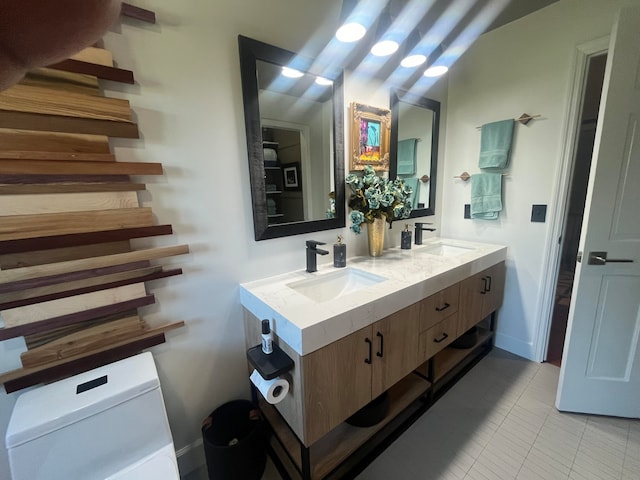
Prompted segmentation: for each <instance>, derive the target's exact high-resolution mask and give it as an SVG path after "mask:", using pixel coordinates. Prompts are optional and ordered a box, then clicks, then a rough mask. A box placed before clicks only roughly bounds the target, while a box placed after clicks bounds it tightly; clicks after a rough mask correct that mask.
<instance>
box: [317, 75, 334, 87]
mask: <svg viewBox="0 0 640 480" xmlns="http://www.w3.org/2000/svg"><path fill="white" fill-rule="evenodd" d="M316 83H317V84H318V85H322V86H323V87H326V86H329V85H333V82H332V81H331V80H329V79H328V78H324V77H316Z"/></svg>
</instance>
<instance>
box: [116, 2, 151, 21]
mask: <svg viewBox="0 0 640 480" xmlns="http://www.w3.org/2000/svg"><path fill="white" fill-rule="evenodd" d="M120 14H121V15H124V16H125V17H131V18H135V19H137V20H142V21H143V22H147V23H156V14H155V13H154V12H152V11H151V10H145V9H144V8H140V7H136V6H135V5H130V4H128V3H123V4H122V10H121V11H120Z"/></svg>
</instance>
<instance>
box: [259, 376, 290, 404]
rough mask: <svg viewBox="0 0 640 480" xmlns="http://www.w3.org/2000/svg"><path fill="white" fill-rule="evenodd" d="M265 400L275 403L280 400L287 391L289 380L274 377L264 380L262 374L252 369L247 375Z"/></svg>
mask: <svg viewBox="0 0 640 480" xmlns="http://www.w3.org/2000/svg"><path fill="white" fill-rule="evenodd" d="M249 378H250V379H251V381H252V382H253V384H254V385H255V386H256V388H257V389H258V390H260V393H261V394H262V396H263V397H264V398H265V400H266V401H267V402H269V403H270V404H272V405H275V404H276V403H278V402H281V401H282V399H283V398H284V397H285V396H286V395H287V392H289V382H288V381H286V380H285V379H284V378H280V377H276V378H273V379H271V380H265V379H264V378H263V377H262V375H260V374H259V373H258V371H257V370H254V371H253V372H252V373H251V376H250V377H249Z"/></svg>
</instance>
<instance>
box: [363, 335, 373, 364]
mask: <svg viewBox="0 0 640 480" xmlns="http://www.w3.org/2000/svg"><path fill="white" fill-rule="evenodd" d="M364 341H365V342H367V343H368V344H369V358H365V359H364V363H368V364H369V365H371V349H372V344H371V340H369V339H368V338H365V339H364Z"/></svg>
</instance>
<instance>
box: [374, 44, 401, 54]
mask: <svg viewBox="0 0 640 480" xmlns="http://www.w3.org/2000/svg"><path fill="white" fill-rule="evenodd" d="M399 46H400V45H398V42H396V41H395V40H382V41H380V42H378V43H376V44H375V45H374V46H373V47H371V53H372V54H373V55H375V56H376V57H388V56H389V55H391V54H393V53H396V51H397V50H398V47H399Z"/></svg>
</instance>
